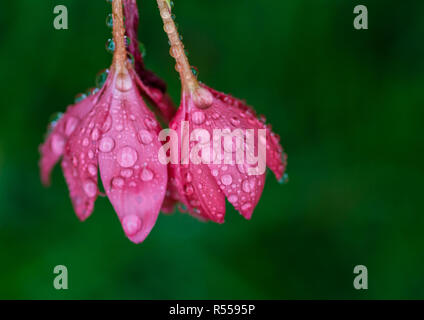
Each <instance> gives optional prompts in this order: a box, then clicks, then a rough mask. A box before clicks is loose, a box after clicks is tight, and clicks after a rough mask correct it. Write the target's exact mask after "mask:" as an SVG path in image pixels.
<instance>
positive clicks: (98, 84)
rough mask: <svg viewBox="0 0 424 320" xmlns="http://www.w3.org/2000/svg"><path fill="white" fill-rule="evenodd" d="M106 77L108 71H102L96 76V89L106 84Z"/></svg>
mask: <svg viewBox="0 0 424 320" xmlns="http://www.w3.org/2000/svg"><path fill="white" fill-rule="evenodd" d="M108 75H109V69H105V70H102V71H100V72H99V73H98V74H97V75H96V87H97V88H101V87H103V85H104V84H105V82H106V79H107V77H108Z"/></svg>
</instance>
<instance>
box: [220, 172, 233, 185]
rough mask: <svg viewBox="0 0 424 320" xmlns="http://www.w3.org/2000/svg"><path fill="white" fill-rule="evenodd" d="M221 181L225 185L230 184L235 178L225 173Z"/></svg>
mask: <svg viewBox="0 0 424 320" xmlns="http://www.w3.org/2000/svg"><path fill="white" fill-rule="evenodd" d="M221 182H222V184H223V185H225V186H229V185H230V184H231V183H232V182H233V178H232V177H231V176H230V175H229V174H225V175H223V176H222V177H221Z"/></svg>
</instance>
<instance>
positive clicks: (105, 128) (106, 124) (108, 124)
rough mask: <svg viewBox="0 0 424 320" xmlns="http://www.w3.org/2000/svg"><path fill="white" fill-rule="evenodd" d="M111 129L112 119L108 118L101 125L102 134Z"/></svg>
mask: <svg viewBox="0 0 424 320" xmlns="http://www.w3.org/2000/svg"><path fill="white" fill-rule="evenodd" d="M111 127H112V117H111V116H108V117H107V118H106V120H105V122H104V123H103V127H102V130H103V133H106V132H108V131H109V130H110V128H111Z"/></svg>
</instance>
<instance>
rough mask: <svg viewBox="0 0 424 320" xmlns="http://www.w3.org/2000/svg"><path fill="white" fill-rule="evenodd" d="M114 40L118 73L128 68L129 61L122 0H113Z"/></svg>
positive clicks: (114, 59) (115, 63)
mask: <svg viewBox="0 0 424 320" xmlns="http://www.w3.org/2000/svg"><path fill="white" fill-rule="evenodd" d="M112 13H113V41H114V43H115V53H114V56H113V63H114V65H115V67H116V68H117V71H118V73H120V72H124V71H125V70H126V66H125V63H126V61H127V49H126V48H125V27H124V12H123V6H122V0H113V2H112Z"/></svg>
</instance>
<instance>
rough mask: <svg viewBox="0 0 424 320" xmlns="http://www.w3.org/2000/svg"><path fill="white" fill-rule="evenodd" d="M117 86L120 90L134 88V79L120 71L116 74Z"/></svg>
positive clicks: (124, 90)
mask: <svg viewBox="0 0 424 320" xmlns="http://www.w3.org/2000/svg"><path fill="white" fill-rule="evenodd" d="M115 87H116V89H118V90H119V91H122V92H126V91H128V90H130V89H131V88H132V80H131V78H130V76H129V75H128V74H126V73H123V72H121V73H119V74H118V75H117V76H116V82H115Z"/></svg>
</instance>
